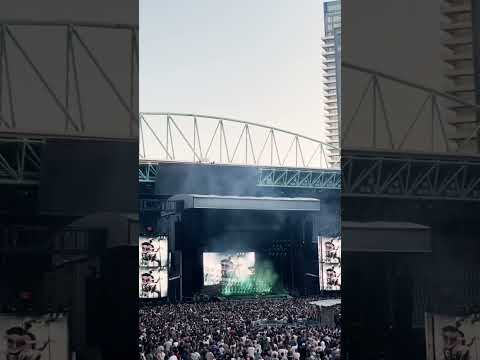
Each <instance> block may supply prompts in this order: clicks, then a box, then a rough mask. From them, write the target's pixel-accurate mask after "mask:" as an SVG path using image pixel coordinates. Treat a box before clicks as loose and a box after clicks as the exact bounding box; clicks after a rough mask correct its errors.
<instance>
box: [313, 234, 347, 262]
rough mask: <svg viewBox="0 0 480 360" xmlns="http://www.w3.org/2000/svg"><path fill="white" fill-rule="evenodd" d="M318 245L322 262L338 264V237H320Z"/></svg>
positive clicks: (339, 250) (339, 243)
mask: <svg viewBox="0 0 480 360" xmlns="http://www.w3.org/2000/svg"><path fill="white" fill-rule="evenodd" d="M318 245H319V250H320V257H321V261H322V262H325V263H330V264H332V263H333V264H339V263H340V262H341V257H342V242H341V240H340V238H339V237H335V238H328V237H320V238H319V244H318Z"/></svg>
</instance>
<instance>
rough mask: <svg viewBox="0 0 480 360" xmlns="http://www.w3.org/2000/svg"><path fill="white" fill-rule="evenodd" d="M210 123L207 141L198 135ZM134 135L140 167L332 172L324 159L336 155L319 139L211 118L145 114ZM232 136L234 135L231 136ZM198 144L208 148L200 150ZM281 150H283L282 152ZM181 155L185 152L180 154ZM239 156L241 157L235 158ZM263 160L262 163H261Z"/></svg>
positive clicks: (331, 147)
mask: <svg viewBox="0 0 480 360" xmlns="http://www.w3.org/2000/svg"><path fill="white" fill-rule="evenodd" d="M154 120H160V125H159V126H158V122H157V127H155V126H153V125H152V123H153V121H154ZM209 120H210V121H212V122H211V123H210V124H213V127H212V129H213V128H214V129H215V130H214V131H213V134H212V135H211V136H207V135H206V133H207V131H202V130H201V129H200V126H202V125H204V124H205V122H206V121H209ZM233 124H235V126H237V128H235V129H233V128H232V127H231V128H230V134H228V132H227V131H226V130H225V128H226V127H228V126H231V125H233ZM205 126H206V125H205ZM139 130H140V139H139V141H140V161H141V162H143V163H148V162H152V161H178V162H197V163H218V164H243V165H254V166H262V165H263V166H267V165H268V166H280V167H295V168H331V167H332V166H331V164H329V162H328V159H327V152H330V151H339V149H337V148H335V147H333V146H331V145H329V144H327V143H324V142H322V141H320V140H318V139H314V138H312V137H309V136H305V135H301V134H298V133H295V132H292V131H288V130H283V129H279V128H277V127H274V126H268V125H264V124H258V123H254V122H249V121H242V120H238V119H232V118H227V117H220V116H211V115H201V114H191V113H170V112H144V113H141V114H140V129H139ZM232 131H234V132H235V134H233V135H232ZM262 131H263V133H262ZM253 132H255V133H253ZM252 133H253V134H252ZM147 136H150V139H146V137H147ZM280 136H284V137H285V136H286V137H288V141H287V143H285V141H282V142H280V141H279V140H280V139H279V137H280ZM255 137H256V138H258V137H260V139H261V142H260V144H261V145H258V146H257V144H255V141H254V140H253V139H254V138H255ZM215 140H217V141H215ZM283 140H285V139H283ZM202 144H203V145H205V144H208V147H207V148H205V147H202ZM285 145H286V146H287V147H288V149H287V150H286V151H285V148H284V147H285ZM179 146H181V147H179ZM212 146H213V147H214V148H212ZM267 147H268V149H267ZM307 147H308V148H310V149H308V150H310V151H309V153H308V155H310V156H309V157H307V156H306V152H307V149H306V148H307ZM182 149H183V150H185V149H187V150H188V151H186V152H185V151H183V153H182V154H179V152H180V151H181V150H182ZM240 150H241V151H242V153H243V155H241V156H239V157H237V154H240ZM268 155H269V156H268ZM265 157H267V159H266V160H265ZM306 159H308V160H306ZM338 167H339V164H334V165H333V168H338Z"/></svg>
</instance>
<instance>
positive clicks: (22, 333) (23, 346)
mask: <svg viewBox="0 0 480 360" xmlns="http://www.w3.org/2000/svg"><path fill="white" fill-rule="evenodd" d="M30 326H31V325H30V324H29V323H26V325H25V328H22V327H20V326H14V327H11V328H10V329H8V330H7V331H6V334H5V338H6V341H7V353H6V354H5V359H6V360H41V359H42V352H43V351H44V350H45V349H46V347H47V345H48V344H49V341H46V342H45V343H44V344H43V345H42V346H41V347H39V348H37V346H36V343H37V341H36V337H35V335H33V334H32V333H31V332H29V331H28V330H27V329H29V328H30Z"/></svg>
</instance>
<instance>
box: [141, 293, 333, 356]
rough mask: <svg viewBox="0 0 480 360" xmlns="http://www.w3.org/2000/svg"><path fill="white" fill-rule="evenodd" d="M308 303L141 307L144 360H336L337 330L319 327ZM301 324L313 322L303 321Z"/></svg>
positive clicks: (237, 302) (235, 302) (264, 301)
mask: <svg viewBox="0 0 480 360" xmlns="http://www.w3.org/2000/svg"><path fill="white" fill-rule="evenodd" d="M311 301H312V299H257V300H232V301H223V302H208V303H193V304H177V305H154V306H152V305H144V306H142V307H141V309H140V342H139V347H140V354H141V358H142V359H143V360H336V359H340V334H341V331H340V328H339V323H338V322H339V321H340V320H339V317H340V311H339V310H340V309H339V308H338V309H337V316H336V322H337V325H336V326H334V327H332V328H326V327H322V326H320V324H319V322H315V320H318V318H317V317H318V308H317V307H316V306H315V305H312V304H310V302H311ZM306 320H314V321H310V322H308V323H307V322H306Z"/></svg>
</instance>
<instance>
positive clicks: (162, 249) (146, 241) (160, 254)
mask: <svg viewBox="0 0 480 360" xmlns="http://www.w3.org/2000/svg"><path fill="white" fill-rule="evenodd" d="M139 256H140V257H139V264H140V267H142V268H157V267H166V266H167V261H168V240H167V237H166V236H158V237H151V238H148V237H140V246H139Z"/></svg>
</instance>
